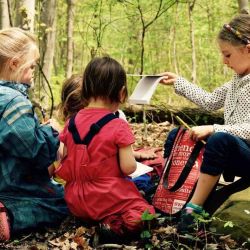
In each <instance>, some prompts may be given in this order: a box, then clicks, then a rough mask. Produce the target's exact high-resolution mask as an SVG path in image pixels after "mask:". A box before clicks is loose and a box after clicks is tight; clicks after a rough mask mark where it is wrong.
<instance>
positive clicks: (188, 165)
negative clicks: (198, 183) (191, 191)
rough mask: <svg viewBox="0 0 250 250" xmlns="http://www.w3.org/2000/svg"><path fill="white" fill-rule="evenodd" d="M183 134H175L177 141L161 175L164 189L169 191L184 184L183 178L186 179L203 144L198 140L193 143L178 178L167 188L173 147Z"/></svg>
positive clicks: (175, 189)
mask: <svg viewBox="0 0 250 250" xmlns="http://www.w3.org/2000/svg"><path fill="white" fill-rule="evenodd" d="M184 132H185V130H184ZM183 134H184V133H181V134H179V137H178V136H177V137H178V138H177V137H176V141H177V142H176V143H175V144H174V146H173V149H172V152H171V155H170V157H169V161H168V166H167V169H166V172H165V174H164V177H163V178H164V182H163V185H164V187H165V188H166V189H168V190H169V191H171V192H175V191H177V190H178V189H179V188H180V187H181V186H182V185H183V184H184V182H185V180H186V179H187V177H188V175H189V173H190V171H191V169H192V167H193V165H194V163H195V160H196V158H197V157H198V155H199V153H200V151H201V149H202V147H203V145H204V144H203V143H202V142H201V141H198V142H197V143H196V144H195V146H194V148H193V150H192V153H191V154H190V156H189V158H188V160H187V162H186V164H185V166H184V168H183V170H182V172H181V174H180V176H179V178H178V179H177V181H176V183H175V184H174V185H173V187H171V188H169V187H168V176H169V172H170V169H171V161H172V156H173V151H174V148H175V146H176V144H178V142H179V141H180V139H181V137H182V136H183Z"/></svg>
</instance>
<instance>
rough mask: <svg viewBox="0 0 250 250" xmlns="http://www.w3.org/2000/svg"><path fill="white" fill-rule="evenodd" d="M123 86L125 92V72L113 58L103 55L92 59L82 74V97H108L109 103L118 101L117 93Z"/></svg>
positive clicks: (126, 94) (87, 98)
mask: <svg viewBox="0 0 250 250" xmlns="http://www.w3.org/2000/svg"><path fill="white" fill-rule="evenodd" d="M123 86H124V87H125V99H126V98H127V96H128V93H127V80H126V73H125V70H124V69H123V67H122V66H121V64H120V63H119V62H117V61H116V60H115V59H113V58H111V57H108V56H104V57H96V58H94V59H92V60H91V61H90V62H89V63H88V65H87V67H86V69H85V71H84V74H83V87H82V98H83V99H86V100H89V99H90V98H94V99H96V98H102V99H108V100H109V101H110V102H111V103H114V102H117V103H119V102H120V96H119V93H120V91H121V89H122V87H123Z"/></svg>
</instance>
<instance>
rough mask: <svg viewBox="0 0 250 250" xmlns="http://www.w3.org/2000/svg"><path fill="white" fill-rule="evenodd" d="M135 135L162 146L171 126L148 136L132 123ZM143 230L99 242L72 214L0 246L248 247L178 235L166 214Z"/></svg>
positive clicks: (142, 142) (151, 128)
mask: <svg viewBox="0 0 250 250" xmlns="http://www.w3.org/2000/svg"><path fill="white" fill-rule="evenodd" d="M132 128H133V131H134V133H135V137H136V145H135V146H136V147H141V146H150V147H162V145H163V143H164V141H165V139H166V134H167V133H168V131H169V130H170V129H172V128H173V126H172V125H171V124H169V123H168V122H164V123H155V124H154V123H152V124H149V125H148V126H147V135H146V134H145V133H144V126H143V124H136V123H134V124H132ZM145 223H146V224H145V230H144V231H143V233H142V234H141V235H139V236H134V237H132V238H130V239H120V241H119V242H113V243H112V242H110V243H105V244H104V242H101V240H100V238H99V237H98V233H97V232H96V231H97V230H96V228H97V227H95V226H93V225H92V226H87V225H86V224H84V223H82V222H80V221H79V220H77V219H76V218H74V217H69V218H67V219H66V220H65V221H64V222H63V223H62V225H61V226H60V228H59V229H56V230H55V229H46V230H44V231H42V232H31V233H29V234H23V235H20V236H17V237H16V238H13V239H12V240H11V241H9V242H7V243H0V249H22V250H25V249H27V250H28V249H29V250H45V249H53V250H61V249H62V250H71V249H73V250H74V249H75V250H76V249H84V250H90V249H127V250H129V249H130V250H136V249H190V250H191V249H210V250H215V249H226V250H228V249H247V248H244V247H242V246H241V243H239V242H236V241H234V240H233V239H232V238H231V237H230V235H218V234H215V233H212V232H210V231H207V232H205V234H203V235H195V234H193V235H191V234H186V235H180V234H178V233H177V232H176V223H175V221H174V220H173V219H171V218H169V217H164V216H160V217H159V218H158V219H157V222H156V223H154V224H155V225H154V227H153V228H149V224H148V223H147V222H145Z"/></svg>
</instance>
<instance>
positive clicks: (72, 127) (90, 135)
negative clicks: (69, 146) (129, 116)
mask: <svg viewBox="0 0 250 250" xmlns="http://www.w3.org/2000/svg"><path fill="white" fill-rule="evenodd" d="M75 117H76V115H74V116H73V117H71V119H70V121H69V127H68V130H69V131H70V133H71V134H72V136H73V140H74V142H75V144H84V145H89V144H90V142H91V140H92V139H93V137H94V136H95V135H96V134H98V133H99V131H100V130H101V128H102V127H103V126H105V125H106V124H107V123H108V122H110V121H111V120H113V119H116V118H118V117H117V116H116V115H115V114H113V113H109V114H107V115H105V116H104V117H102V118H101V119H100V120H99V121H97V122H96V123H93V124H92V125H91V126H90V129H89V132H88V133H87V135H86V136H85V137H84V138H83V139H81V137H80V135H79V132H78V130H77V128H76V124H75Z"/></svg>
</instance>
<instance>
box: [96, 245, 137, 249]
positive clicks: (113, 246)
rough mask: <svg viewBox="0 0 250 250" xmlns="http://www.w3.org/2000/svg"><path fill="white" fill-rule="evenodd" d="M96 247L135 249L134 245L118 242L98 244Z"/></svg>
mask: <svg viewBox="0 0 250 250" xmlns="http://www.w3.org/2000/svg"><path fill="white" fill-rule="evenodd" d="M97 248H115V249H127V250H129V249H131V250H134V249H136V248H135V247H134V246H125V245H118V244H103V245H99V246H98V247H97Z"/></svg>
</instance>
